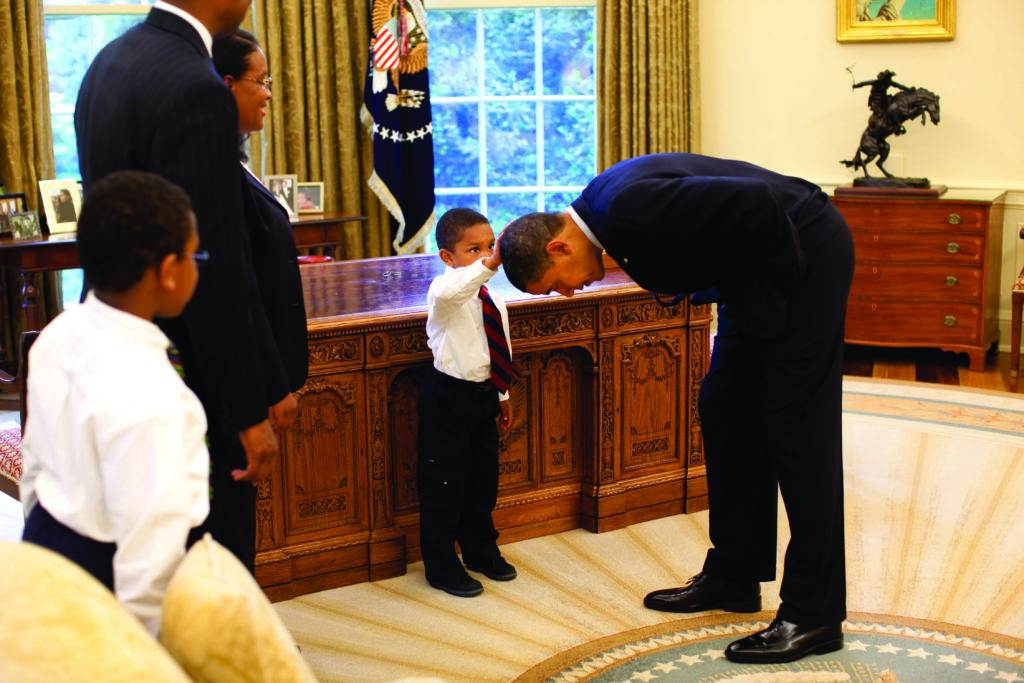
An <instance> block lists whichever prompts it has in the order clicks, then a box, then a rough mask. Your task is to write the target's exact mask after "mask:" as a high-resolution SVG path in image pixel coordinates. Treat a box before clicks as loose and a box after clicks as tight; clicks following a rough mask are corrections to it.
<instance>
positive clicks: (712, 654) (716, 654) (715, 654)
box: [701, 649, 725, 662]
mask: <svg viewBox="0 0 1024 683" xmlns="http://www.w3.org/2000/svg"><path fill="white" fill-rule="evenodd" d="M701 654H702V655H704V656H705V657H707V658H708V659H710V660H711V661H712V662H713V661H715V660H716V659H721V658H722V657H725V653H724V652H722V651H721V650H711V649H708V650H705V651H704V652H701Z"/></svg>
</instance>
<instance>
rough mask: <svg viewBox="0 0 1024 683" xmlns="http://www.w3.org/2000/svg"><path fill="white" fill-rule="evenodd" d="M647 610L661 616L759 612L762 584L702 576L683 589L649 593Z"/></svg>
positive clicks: (708, 575)
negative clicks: (674, 613)
mask: <svg viewBox="0 0 1024 683" xmlns="http://www.w3.org/2000/svg"><path fill="white" fill-rule="evenodd" d="M644 607H647V608H648V609H656V610H659V611H661V612H703V611H705V610H709V609H721V610H725V611H726V612H759V611H760V610H761V584H759V583H758V582H756V581H733V580H732V579H727V578H724V577H717V576H711V575H710V574H707V573H706V572H701V573H700V574H697V575H696V576H694V577H693V578H692V579H690V580H689V582H687V584H686V585H685V586H683V587H682V588H663V589H661V590H657V591H653V592H651V593H648V594H647V597H645V598H644Z"/></svg>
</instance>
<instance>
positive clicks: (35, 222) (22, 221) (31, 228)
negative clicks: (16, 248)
mask: <svg viewBox="0 0 1024 683" xmlns="http://www.w3.org/2000/svg"><path fill="white" fill-rule="evenodd" d="M8 220H9V221H10V224H11V235H12V236H13V237H14V239H16V240H28V239H35V238H37V237H42V236H43V231H42V230H41V229H40V228H39V215H38V214H36V212H35V211H20V212H18V213H12V214H11V215H10V216H8Z"/></svg>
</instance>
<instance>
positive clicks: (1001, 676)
mask: <svg viewBox="0 0 1024 683" xmlns="http://www.w3.org/2000/svg"><path fill="white" fill-rule="evenodd" d="M996 680H997V681H1006V683H1014V681H1021V680H1024V678H1021V677H1020V676H1018V675H1017V674H1015V673H1013V672H1012V671H1000V672H999V673H998V674H996Z"/></svg>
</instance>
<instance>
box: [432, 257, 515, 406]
mask: <svg viewBox="0 0 1024 683" xmlns="http://www.w3.org/2000/svg"><path fill="white" fill-rule="evenodd" d="M495 272H497V271H493V270H491V269H490V268H487V267H486V266H484V261H483V258H480V259H479V260H477V261H474V262H473V263H472V264H471V265H468V266H466V267H465V268H450V267H445V269H444V273H442V274H441V275H438V276H437V277H435V278H434V281H433V282H431V283H430V289H428V290H427V344H428V345H429V346H430V350H431V351H433V353H434V367H435V368H437V369H438V370H440V371H441V372H443V373H445V374H446V375H451V376H452V377H455V378H456V379H464V380H468V381H470V382H486V381H487V380H489V379H490V378H491V352H490V350H489V348H488V346H487V333H486V332H485V331H484V309H483V302H482V301H481V300H480V296H479V294H480V285H484V284H487V281H488V280H490V279H491V277H493V276H494V273H495ZM488 292H489V293H490V295H491V299H492V300H493V301H494V305H495V306H496V307H497V309H498V310H499V311H501V322H502V327H504V328H505V340H506V341H507V342H508V348H509V352H510V353H511V351H512V342H511V337H510V336H509V332H508V310H507V309H506V307H505V301H504V300H503V299H502V298H501V297H500V296H498V295H497V294H496V293H495V292H493V291H490V290H488ZM498 397H499V398H500V399H501V400H502V401H507V400H508V392H504V393H499V394H498Z"/></svg>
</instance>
